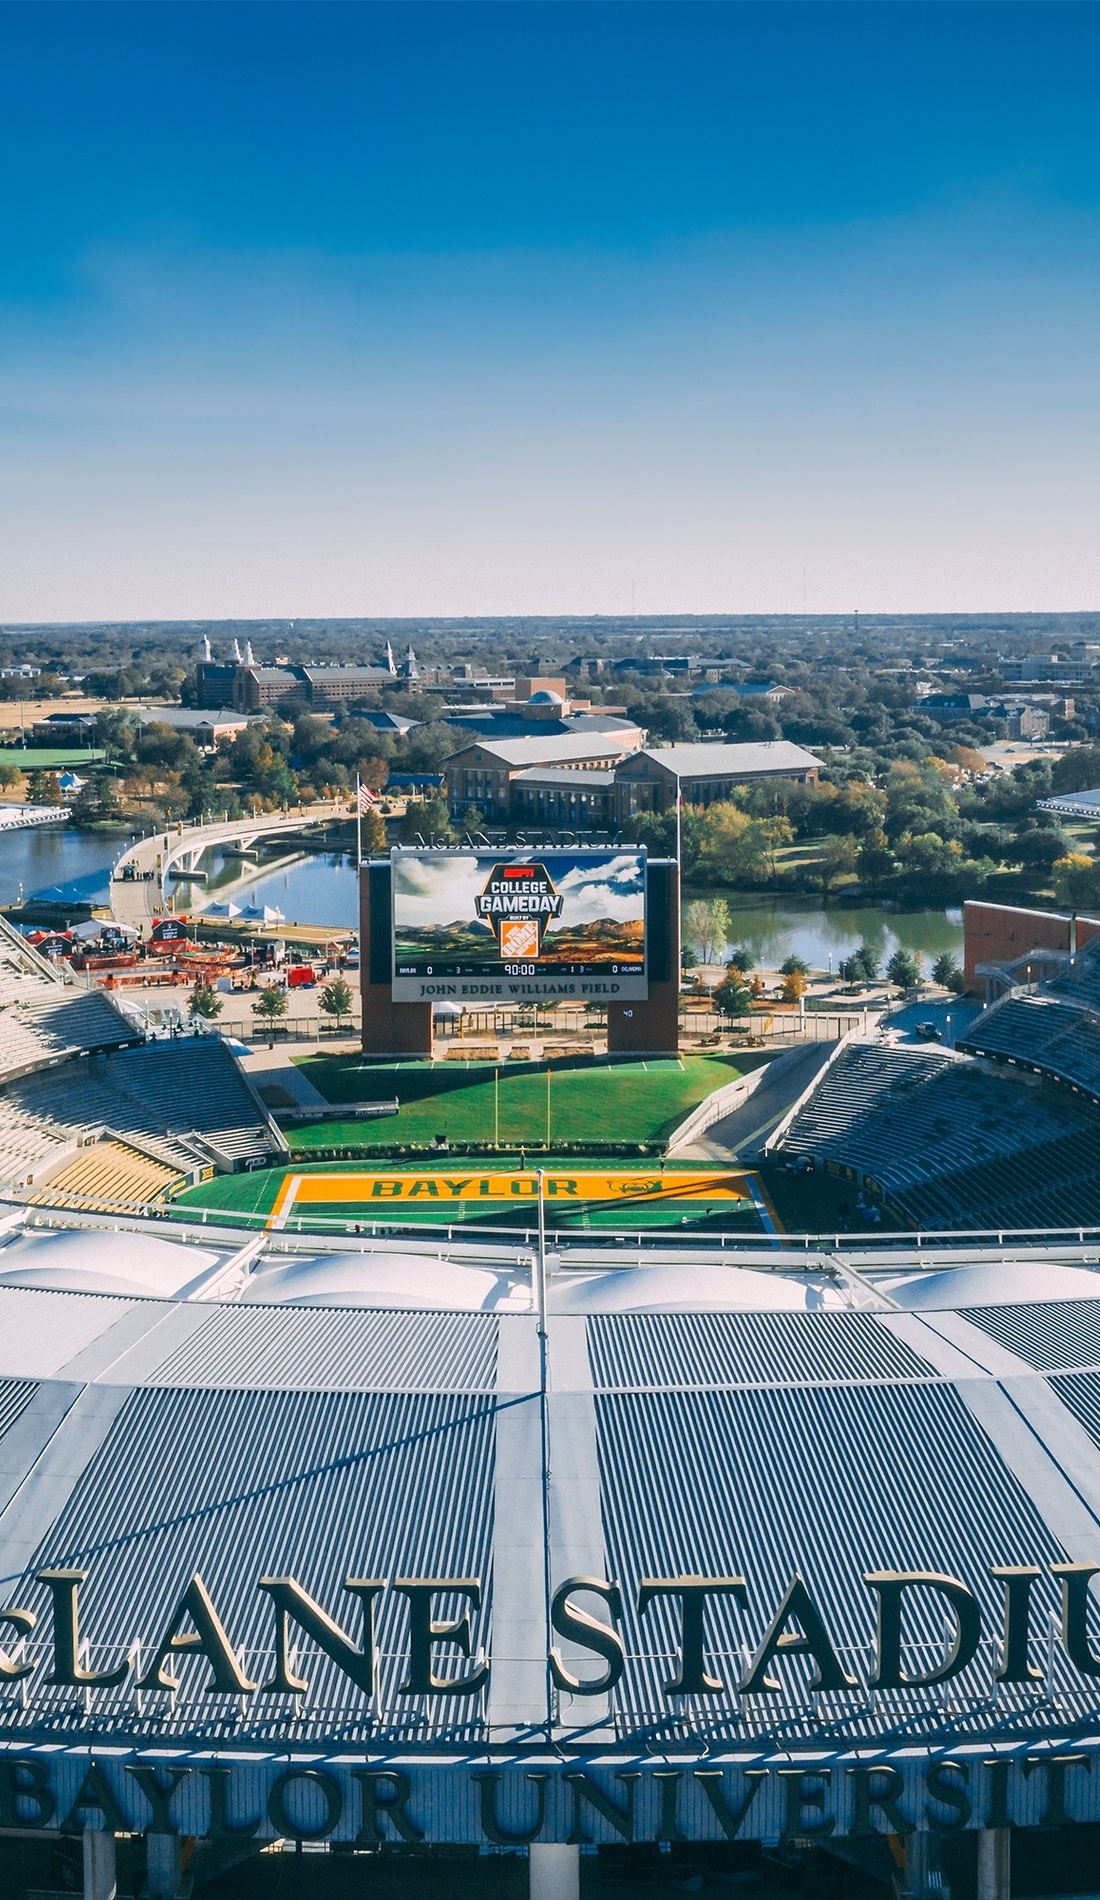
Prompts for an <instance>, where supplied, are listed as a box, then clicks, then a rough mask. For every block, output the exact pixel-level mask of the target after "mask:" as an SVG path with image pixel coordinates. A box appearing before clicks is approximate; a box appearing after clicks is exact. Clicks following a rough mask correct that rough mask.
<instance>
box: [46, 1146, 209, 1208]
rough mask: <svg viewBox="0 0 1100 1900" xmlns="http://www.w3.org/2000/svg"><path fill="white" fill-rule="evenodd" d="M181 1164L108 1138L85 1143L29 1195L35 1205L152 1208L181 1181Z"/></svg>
mask: <svg viewBox="0 0 1100 1900" xmlns="http://www.w3.org/2000/svg"><path fill="white" fill-rule="evenodd" d="M181 1181H182V1176H181V1175H180V1171H179V1169H178V1168H174V1167H172V1166H171V1164H170V1163H168V1162H164V1161H155V1160H154V1159H153V1158H152V1157H151V1156H150V1155H148V1154H143V1153H142V1152H141V1150H140V1149H138V1148H135V1147H133V1146H132V1145H131V1143H129V1142H126V1141H119V1140H117V1139H115V1138H114V1137H109V1138H108V1139H106V1140H103V1141H97V1142H93V1143H92V1144H91V1146H90V1147H87V1148H83V1149H81V1150H80V1152H79V1153H78V1154H75V1155H74V1156H73V1157H72V1159H71V1160H70V1161H66V1162H65V1164H64V1166H62V1167H60V1168H58V1170H57V1172H56V1173H55V1174H52V1175H51V1176H50V1179H49V1184H48V1186H46V1187H45V1188H40V1189H39V1190H38V1191H37V1192H35V1193H33V1194H28V1196H27V1199H28V1200H29V1201H30V1202H31V1204H32V1206H43V1205H48V1206H50V1207H73V1208H83V1209H85V1210H86V1211H88V1212H90V1213H110V1212H111V1210H112V1209H114V1208H117V1207H119V1206H125V1207H149V1206H151V1205H153V1204H154V1203H156V1202H158V1201H163V1200H164V1199H165V1198H166V1196H167V1195H168V1193H169V1191H170V1190H171V1189H172V1188H174V1187H178V1186H180V1185H181Z"/></svg>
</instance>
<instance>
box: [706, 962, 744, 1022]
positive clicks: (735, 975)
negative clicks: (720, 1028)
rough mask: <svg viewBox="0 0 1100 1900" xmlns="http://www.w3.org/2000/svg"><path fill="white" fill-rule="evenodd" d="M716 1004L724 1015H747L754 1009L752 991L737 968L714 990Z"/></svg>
mask: <svg viewBox="0 0 1100 1900" xmlns="http://www.w3.org/2000/svg"><path fill="white" fill-rule="evenodd" d="M714 1006H715V1008H716V1009H717V1010H718V1012H719V1014H720V1015H722V1016H747V1015H748V1014H749V1011H750V1010H751V1009H752V991H751V990H750V988H749V986H748V984H747V983H745V982H743V981H742V979H741V976H740V973H739V972H738V971H737V970H731V971H730V973H729V975H728V976H727V978H726V980H725V982H724V983H720V984H719V985H718V988H717V989H716V990H715V992H714Z"/></svg>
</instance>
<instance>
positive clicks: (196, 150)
mask: <svg viewBox="0 0 1100 1900" xmlns="http://www.w3.org/2000/svg"><path fill="white" fill-rule="evenodd" d="M1098 84H1100V9H1098V8H1097V7H1096V6H1094V5H1091V4H1085V5H1079V4H1068V5H1063V4H1060V0H1039V3H1038V4H1034V5H1031V4H1026V3H1024V4H1009V5H1002V4H1000V0H980V3H979V4H974V5H970V4H961V5H960V4H953V0H930V3H929V4H924V3H923V0H916V3H914V4H905V3H904V0H901V3H898V4H891V3H890V0H868V3H867V4H857V5H848V4H844V3H843V0H837V3H834V0H810V3H809V4H805V5H803V4H784V3H783V0H765V3H764V4H760V5H737V4H724V0H707V3H705V4H701V5H696V4H693V3H692V0H673V3H672V4H661V3H660V0H658V3H655V4H633V0H612V3H611V4H599V5H591V4H588V3H587V0H552V3H551V4H540V3H539V0H534V3H533V4H523V3H522V0H500V4H492V5H482V4H468V3H467V0H445V3H444V4H431V0H424V3H421V0H403V3H401V4H395V5H388V4H381V5H369V4H368V5H361V4H358V3H357V0H338V3H337V4H332V5H330V4H327V0H297V3H293V0H292V3H291V4H279V3H277V0H276V3H272V0H254V3H252V0H250V3H248V4H243V5H236V4H226V3H225V0H211V3H210V4H192V3H191V0H184V3H183V4H175V3H174V0H161V3H160V4H153V3H151V0H137V3H136V4H134V3H131V0H124V3H123V4H119V5H101V4H98V3H97V0H79V3H78V4H73V5H68V4H53V3H52V0H30V3H27V4H18V5H0V147H2V155H3V172H4V178H5V189H4V192H3V195H2V198H0V234H2V241H0V621H7V622H9V623H10V622H13V621H18V620H39V619H98V618H104V617H108V616H125V617H128V618H133V617H140V616H146V615H148V616H156V617H160V618H169V617H175V616H181V617H194V616H202V617H217V616H227V615H232V616H238V615H240V616H252V615H256V616H260V615H299V614H301V615H312V614H328V615H334V616H335V615H354V614H398V615H400V614H411V615H417V614H470V615H479V614H486V615H488V614H497V613H555V612H561V613H605V614H623V613H629V612H630V611H631V610H632V608H635V609H636V611H637V612H639V613H655V612H669V611H670V612H676V611H681V612H716V613H717V612H725V611H730V612H743V611H765V612H780V613H798V612H800V611H801V610H802V609H803V606H805V608H806V610H807V611H808V612H824V611H841V610H848V609H851V608H853V607H859V608H861V609H863V610H864V611H874V610H883V611H905V610H914V611H926V612H928V611H936V610H943V611H951V610H959V611H963V610H980V609H985V608H994V609H1002V610H1010V609H1018V610H1025V609H1056V608H1065V609H1073V608H1095V607H1096V606H1097V604H1098V602H1100V533H1098V514H1100V508H1098V503H1100V401H1098V398H1100V322H1098V319H1100V132H1098V129H1097V124H1098V122H1097V112H1096V99H1097V96H1098V94H1097V89H1098Z"/></svg>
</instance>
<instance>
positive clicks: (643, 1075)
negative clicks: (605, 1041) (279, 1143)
mask: <svg viewBox="0 0 1100 1900" xmlns="http://www.w3.org/2000/svg"><path fill="white" fill-rule="evenodd" d="M764 1059H765V1058H763V1057H759V1058H754V1056H753V1055H751V1054H746V1055H741V1054H738V1055H737V1056H732V1055H707V1056H700V1055H690V1056H684V1057H683V1059H682V1060H681V1061H679V1062H677V1061H664V1062H622V1063H614V1064H609V1065H606V1066H604V1065H599V1066H596V1065H591V1066H589V1065H586V1066H584V1067H583V1068H577V1069H552V1070H551V1071H550V1072H549V1074H550V1082H549V1098H550V1142H551V1146H552V1147H553V1146H554V1145H556V1144H557V1143H560V1142H578V1141H598V1142H623V1143H633V1142H642V1141H660V1140H662V1139H663V1138H664V1137H665V1136H666V1135H668V1134H670V1133H671V1131H672V1129H673V1128H674V1127H675V1126H676V1124H677V1122H679V1121H682V1120H683V1117H684V1116H685V1115H686V1114H687V1113H688V1112H689V1110H690V1109H692V1108H694V1107H695V1105H696V1103H697V1102H701V1101H702V1100H703V1097H704V1096H706V1095H710V1094H711V1093H712V1091H713V1090H714V1089H717V1088H721V1087H722V1086H723V1084H724V1083H727V1082H734V1081H736V1080H737V1077H738V1076H739V1075H743V1074H744V1073H745V1072H746V1071H747V1070H748V1069H751V1068H754V1067H756V1066H758V1062H759V1061H761V1060H764ZM301 1068H302V1070H303V1072H304V1074H306V1075H307V1076H308V1077H309V1079H310V1081H311V1082H312V1083H313V1085H314V1087H315V1088H316V1089H318V1090H319V1091H320V1093H321V1094H322V1095H324V1096H325V1098H326V1100H328V1101H330V1102H333V1103H340V1102H349V1101H351V1102H354V1101H372V1100H373V1101H381V1100H392V1099H393V1098H394V1097H395V1096H396V1098H397V1100H398V1101H399V1102H400V1104H401V1108H400V1111H399V1113H398V1114H397V1116H396V1117H395V1118H392V1119H390V1118H387V1119H386V1120H385V1121H377V1122H324V1123H318V1124H317V1125H316V1126H314V1127H309V1128H298V1129H293V1130H291V1131H290V1133H289V1136H288V1139H289V1140H290V1141H291V1143H292V1145H293V1148H294V1152H295V1153H296V1154H300V1155H302V1156H303V1157H305V1156H308V1154H309V1153H310V1151H311V1150H316V1149H318V1148H332V1147H340V1146H343V1145H344V1144H347V1145H352V1144H354V1145H355V1146H356V1147H358V1148H360V1149H361V1150H362V1152H363V1153H372V1152H373V1153H377V1152H385V1151H386V1150H387V1149H390V1148H392V1147H394V1146H395V1145H396V1144H401V1145H406V1144H408V1143H411V1142H425V1143H427V1142H430V1141H431V1140H432V1139H433V1137H434V1136H435V1135H444V1134H445V1135H446V1136H447V1138H448V1140H449V1141H452V1142H465V1141H484V1142H495V1141H498V1140H499V1143H500V1145H501V1146H505V1145H507V1146H510V1147H515V1148H519V1147H533V1146H542V1145H543V1144H545V1142H546V1131H547V1071H546V1070H545V1069H542V1070H539V1071H537V1072H535V1073H531V1072H528V1073H525V1074H518V1075H517V1074H515V1073H514V1072H510V1071H509V1070H508V1069H507V1068H505V1067H503V1066H502V1067H501V1068H500V1070H499V1072H498V1073H499V1084H497V1083H495V1082H494V1071H493V1069H491V1068H489V1067H487V1066H482V1065H477V1066H474V1065H471V1067H470V1068H469V1069H468V1070H463V1069H458V1068H457V1067H456V1066H455V1065H453V1064H447V1065H446V1066H444V1065H443V1064H440V1063H436V1064H428V1063H423V1064H419V1063H418V1064H415V1065H413V1064H409V1063H401V1064H398V1065H396V1066H392V1067H391V1066H388V1065H386V1066H383V1065H379V1064H377V1063H364V1062H363V1061H362V1060H361V1059H360V1058H358V1057H356V1056H339V1055H332V1056H307V1057H305V1058H304V1059H303V1061H302V1063H301Z"/></svg>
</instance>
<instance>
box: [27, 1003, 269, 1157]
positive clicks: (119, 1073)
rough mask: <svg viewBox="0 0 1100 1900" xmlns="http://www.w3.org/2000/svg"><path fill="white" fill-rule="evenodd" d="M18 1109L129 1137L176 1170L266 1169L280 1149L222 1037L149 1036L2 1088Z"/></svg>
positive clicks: (70, 1126) (52, 1121) (68, 1126)
mask: <svg viewBox="0 0 1100 1900" xmlns="http://www.w3.org/2000/svg"><path fill="white" fill-rule="evenodd" d="M8 1097H9V1099H11V1100H13V1101H14V1103H15V1105H16V1106H17V1107H18V1108H20V1109H21V1110H22V1111H23V1112H24V1113H25V1114H27V1115H29V1116H33V1117H36V1118H38V1119H39V1120H40V1121H43V1122H45V1123H47V1124H48V1125H50V1126H52V1127H56V1128H58V1129H63V1130H67V1131H69V1132H70V1134H71V1133H72V1132H74V1131H79V1132H82V1133H85V1134H86V1133H87V1132H89V1131H99V1130H104V1129H105V1130H107V1131H108V1132H109V1133H111V1134H113V1135H117V1136H120V1137H121V1138H122V1139H123V1140H125V1138H126V1137H127V1136H132V1137H134V1138H136V1139H137V1140H139V1141H140V1143H141V1145H142V1147H143V1148H146V1149H151V1150H152V1152H153V1154H155V1155H156V1156H157V1158H158V1159H160V1160H161V1161H163V1162H164V1163H165V1164H166V1165H167V1166H169V1167H171V1168H172V1169H173V1171H174V1172H176V1173H185V1174H190V1173H193V1172H194V1171H195V1169H196V1168H199V1167H202V1166H210V1165H211V1164H212V1165H214V1166H216V1167H217V1168H218V1169H219V1171H221V1172H232V1171H233V1170H235V1169H236V1168H240V1167H247V1166H249V1165H252V1166H264V1165H266V1164H267V1163H268V1162H271V1161H276V1160H279V1159H281V1158H282V1156H283V1155H284V1154H285V1153H286V1144H285V1142H284V1140H283V1137H282V1136H281V1135H280V1134H279V1132H278V1130H277V1129H276V1128H275V1126H274V1123H273V1122H272V1121H271V1120H270V1118H269V1117H268V1115H267V1112H266V1110H265V1109H264V1108H263V1107H262V1106H261V1105H260V1104H259V1103H258V1102H257V1100H256V1098H255V1097H254V1096H253V1095H252V1092H251V1090H250V1089H249V1087H248V1085H247V1083H246V1082H245V1080H244V1078H243V1076H242V1074H241V1071H240V1070H239V1069H238V1067H237V1064H236V1062H235V1061H234V1059H233V1056H232V1055H231V1053H230V1051H229V1050H228V1049H227V1048H226V1047H225V1045H224V1043H223V1042H222V1041H221V1039H220V1038H219V1037H216V1036H210V1037H200V1038H186V1039H184V1040H182V1041H180V1042H174V1043H167V1042H153V1043H147V1044H145V1045H144V1046H142V1047H140V1048H136V1049H124V1050H121V1051H119V1052H118V1053H116V1054H113V1055H106V1056H92V1057H90V1058H88V1059H87V1060H86V1061H83V1062H75V1063H69V1064H66V1065H65V1067H64V1068H63V1069H61V1070H53V1071H50V1072H48V1073H47V1074H44V1075H29V1076H25V1077H23V1079H22V1080H20V1081H18V1082H15V1083H13V1084H10V1085H9V1088H8Z"/></svg>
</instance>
